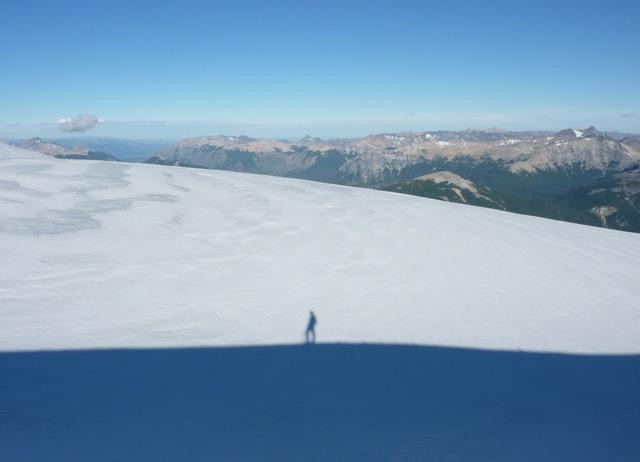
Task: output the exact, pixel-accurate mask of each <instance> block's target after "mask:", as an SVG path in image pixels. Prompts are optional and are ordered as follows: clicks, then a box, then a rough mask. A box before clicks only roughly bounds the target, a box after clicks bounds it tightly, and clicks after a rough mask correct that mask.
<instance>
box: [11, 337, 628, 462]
mask: <svg viewBox="0 0 640 462" xmlns="http://www.w3.org/2000/svg"><path fill="white" fill-rule="evenodd" d="M0 393H1V395H0V460H2V461H8V462H9V461H10V462H20V461H38V462H42V461H64V462H71V461H82V462H87V461H94V462H95V461H136V462H141V461H150V462H151V461H153V462H159V461H181V462H185V461H205V460H206V461H296V462H298V461H358V460H362V461H365V460H366V461H378V460H380V461H382V460H384V461H431V460H433V461H449V460H451V461H473V462H479V461H487V462H501V461H509V462H512V461H532V462H533V461H535V462H541V461H546V462H548V461H562V462H567V461H580V462H584V461H608V462H613V461H629V462H631V461H633V462H637V461H638V460H640V357H639V356H577V355H560V354H532V353H517V352H495V351H482V350H468V349H455V348H438V347H418V346H400V345H340V344H325V345H315V346H271V347H238V348H185V349H148V350H89V351H61V352H37V353H0Z"/></svg>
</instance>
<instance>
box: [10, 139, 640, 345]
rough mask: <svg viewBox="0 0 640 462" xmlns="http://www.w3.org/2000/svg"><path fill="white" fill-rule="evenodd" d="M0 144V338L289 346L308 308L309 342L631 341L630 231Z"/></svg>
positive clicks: (636, 308)
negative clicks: (313, 335) (313, 338)
mask: <svg viewBox="0 0 640 462" xmlns="http://www.w3.org/2000/svg"><path fill="white" fill-rule="evenodd" d="M2 149H3V150H4V151H0V152H2V160H1V161H0V188H1V189H0V201H1V202H0V203H1V204H2V209H1V211H2V212H1V215H0V236H1V239H0V252H1V254H2V255H3V259H2V262H1V263H0V306H1V307H2V309H1V310H0V325H1V326H2V335H1V336H0V350H5V351H8V350H39V349H61V348H64V349H69V348H90V347H91V348H93V347H126V346H136V347H151V346H165V347H166V346H196V345H239V344H276V343H278V344H279V343H297V342H299V341H300V340H301V338H302V331H303V329H304V327H305V323H306V317H307V314H308V310H309V309H314V310H315V311H316V313H317V314H318V319H319V325H318V336H319V339H320V340H321V341H323V342H328V341H332V342H384V343H416V344H432V345H445V346H464V347H474V348H491V349H504V350H518V349H520V350H530V351H557V352H574V353H638V352H640V305H639V304H638V300H640V272H639V271H638V269H639V268H640V235H638V234H631V233H623V232H615V231H610V230H603V229H597V228H593V227H587V226H579V225H573V224H569V223H561V222H557V221H550V220H544V219H539V218H534V217H528V216H521V215H515V214H510V213H504V212H500V211H493V210H486V209H482V208H476V207H469V206H462V205H457V204H449V203H444V202H441V201H435V200H428V199H422V198H416V197H411V196H406V195H400V194H393V193H387V192H380V191H373V190H366V189H357V188H349V187H340V186H334V185H328V184H322V183H313V182H306V181H297V180H291V179H283V178H276V177H268V176H255V175H247V174H238V173H231V172H221V171H207V170H196V169H186V168H171V167H162V166H153V165H133V164H118V163H106V162H99V161H95V162H94V161H84V162H76V161H70V160H58V159H51V158H42V156H38V155H37V154H35V155H34V156H31V157H33V158H26V157H29V156H26V155H25V154H24V152H23V151H19V150H16V149H15V148H7V147H3V148H2ZM7 150H10V152H13V153H16V152H17V153H18V154H19V155H18V156H17V157H15V156H14V158H11V156H8V155H7V153H6V151H7Z"/></svg>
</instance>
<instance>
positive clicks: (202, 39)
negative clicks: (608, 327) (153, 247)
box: [0, 0, 640, 138]
mask: <svg viewBox="0 0 640 462" xmlns="http://www.w3.org/2000/svg"><path fill="white" fill-rule="evenodd" d="M0 56H2V64H1V65H0V136H2V137H22V136H33V135H40V136H60V135H69V134H70V133H71V134H73V133H74V132H63V131H61V130H60V127H59V125H58V123H57V121H58V120H59V119H63V118H74V117H76V116H77V115H78V114H83V113H86V114H91V115H95V116H97V118H98V119H99V123H97V124H96V125H95V126H94V127H93V128H91V129H89V130H87V131H85V132H82V133H80V134H81V135H96V136H103V135H107V136H126V137H138V138H140V137H183V136H194V135H202V134H216V133H226V134H241V133H244V134H249V135H254V136H270V137H295V136H302V135H304V134H305V133H310V134H312V135H318V136H323V137H328V136H359V135H365V134H368V133H374V132H381V131H391V130H419V129H464V128H468V127H475V128H482V127H489V126H498V127H502V128H506V129H551V130H555V129H561V128H565V127H569V126H574V127H585V126H588V125H595V126H596V127H597V128H599V129H606V130H622V131H631V132H640V84H639V82H640V58H639V56H640V2H637V1H611V2H606V3H605V2H601V1H599V2H595V1H580V2H573V1H566V2H562V1H557V2H550V1H549V2H547V1H537V2H533V1H529V2H524V1H522V2H520V1H502V2H501V1H485V2H476V1H474V2H471V1H469V2H464V1H457V2H456V1H448V2H427V1H419V2H409V1H395V2H379V1H375V0H374V1H371V0H369V1H366V2H360V1H351V2H349V1H343V2H331V1H317V2H306V1H302V0H300V1H286V2H285V1H283V2H267V1H256V2H243V1H230V2H216V1H208V2H195V1H188V0H185V1H180V2H167V3H160V2H157V3H156V2H141V1H131V0H130V1H127V2H118V1H108V2H106V1H105V2H92V1H87V0H85V1H82V2H76V1H56V2H54V1H41V2H36V1H25V0H22V1H12V0H3V2H2V23H1V27H0Z"/></svg>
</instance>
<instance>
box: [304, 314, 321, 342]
mask: <svg viewBox="0 0 640 462" xmlns="http://www.w3.org/2000/svg"><path fill="white" fill-rule="evenodd" d="M317 322H318V320H317V319H316V315H315V314H314V312H313V311H310V312H309V322H308V324H307V330H306V331H305V333H304V339H305V343H316V323H317Z"/></svg>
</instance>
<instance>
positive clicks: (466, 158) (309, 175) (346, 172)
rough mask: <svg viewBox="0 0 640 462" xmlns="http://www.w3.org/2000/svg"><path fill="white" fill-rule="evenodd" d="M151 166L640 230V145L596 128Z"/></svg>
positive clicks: (476, 134) (199, 147) (312, 145)
mask: <svg viewBox="0 0 640 462" xmlns="http://www.w3.org/2000/svg"><path fill="white" fill-rule="evenodd" d="M145 162H147V163H154V164H163V165H179V166H187V167H200V168H212V169H219V170H231V171H241V172H250V173H259V174H267V175H277V176H285V177H291V178H302V179H308V180H316V181H324V182H329V183H336V184H343V185H352V186H363V187H370V188H378V189H387V190H390V191H396V192H402V193H408V194H414V195H419V196H424V197H431V198H436V199H443V200H448V201H452V202H460V203H469V204H474V205H482V206H487V207H493V208H499V209H502V210H507V211H512V212H517V213H524V214H530V215H537V216H542V217H547V218H553V219H560V220H567V221H573V222H577V223H583V224H589V225H595V226H604V227H610V228H615V229H621V230H627V231H636V232H638V231H640V207H639V206H638V183H640V180H639V176H640V172H639V170H638V165H640V141H639V140H638V139H637V138H635V137H631V136H625V137H623V138H620V137H614V136H610V135H608V134H606V133H602V132H599V131H598V130H596V129H595V128H594V127H589V128H587V129H581V130H578V129H566V130H562V131H560V132H557V133H549V132H526V131H525V132H507V131H501V130H464V131H430V132H427V131H425V132H415V133H383V134H377V135H371V136H367V137H363V138H353V139H334V140H323V139H320V138H314V137H311V136H305V137H304V138H302V139H300V140H298V141H289V140H270V139H256V138H250V137H247V136H237V137H236V136H222V135H218V136H209V137H197V138H189V139H185V140H182V141H180V142H178V143H176V144H174V145H172V146H170V147H167V148H166V149H163V150H161V151H160V152H158V153H157V154H156V155H154V156H153V157H151V158H149V159H148V160H146V161H145Z"/></svg>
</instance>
